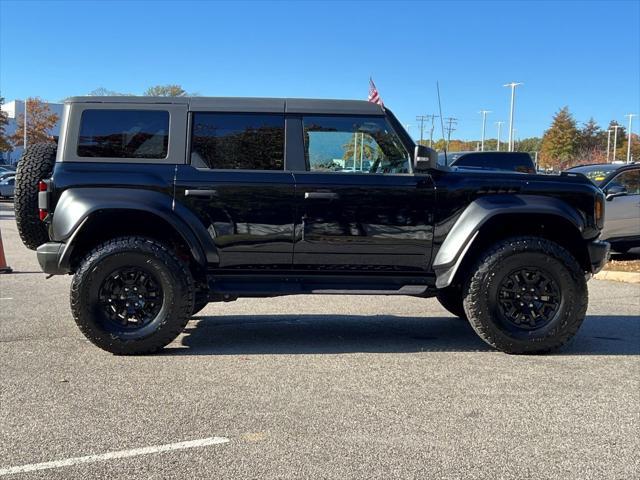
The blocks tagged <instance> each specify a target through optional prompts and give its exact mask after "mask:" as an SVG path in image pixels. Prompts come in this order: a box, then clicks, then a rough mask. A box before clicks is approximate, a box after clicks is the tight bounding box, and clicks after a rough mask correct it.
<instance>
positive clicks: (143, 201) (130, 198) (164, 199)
mask: <svg viewBox="0 0 640 480" xmlns="http://www.w3.org/2000/svg"><path fill="white" fill-rule="evenodd" d="M107 211H137V212H141V213H147V214H153V215H156V216H157V217H159V218H161V219H162V220H164V221H166V222H167V223H168V224H169V225H170V226H171V227H172V228H173V229H174V230H175V231H176V232H177V233H178V234H179V235H180V237H182V239H183V240H184V241H185V243H186V244H187V245H188V247H189V249H190V251H191V255H192V256H193V258H194V260H195V261H196V263H197V264H198V265H200V266H202V267H206V265H207V263H217V262H218V260H219V257H218V253H217V250H216V248H215V246H214V245H213V242H212V241H211V238H210V236H209V235H208V233H207V231H206V230H205V228H204V226H203V225H202V223H201V222H200V220H199V219H198V218H197V217H196V216H195V215H194V214H193V213H192V212H191V211H189V210H188V209H187V208H186V207H185V206H183V205H182V204H178V203H175V202H174V201H173V199H172V197H170V196H169V195H167V194H165V193H162V192H158V191H154V190H139V189H130V188H70V189H67V190H65V191H64V192H62V194H61V195H60V199H59V200H58V202H57V205H56V208H55V212H54V215H53V221H52V224H51V227H50V233H51V239H52V240H54V241H56V242H62V243H64V244H65V246H64V252H63V253H62V255H61V263H65V261H66V262H68V260H69V257H70V256H71V251H72V249H73V243H74V240H75V238H76V237H77V235H78V233H79V232H80V231H81V230H82V228H83V227H84V226H85V224H86V223H87V220H88V219H89V218H90V217H92V216H93V215H96V214H99V213H104V212H107Z"/></svg>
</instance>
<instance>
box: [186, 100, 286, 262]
mask: <svg viewBox="0 0 640 480" xmlns="http://www.w3.org/2000/svg"><path fill="white" fill-rule="evenodd" d="M283 109H284V107H283V106H282V109H281V111H280V112H278V111H277V109H276V108H273V109H271V110H272V111H267V112H257V113H234V112H212V111H196V112H193V113H192V114H191V121H190V124H191V138H190V147H189V150H190V165H185V166H180V167H179V169H178V173H177V178H176V200H177V201H178V202H181V203H183V204H184V205H186V206H187V207H188V208H189V209H190V210H191V211H192V212H194V213H195V214H196V216H197V217H198V219H199V221H200V222H202V225H203V226H204V228H205V229H206V231H207V233H208V235H209V236H210V238H211V240H212V242H213V243H214V245H215V247H216V250H217V253H218V256H219V263H218V264H217V265H213V267H216V268H221V269H233V270H237V269H242V270H256V269H265V268H267V269H270V270H280V269H289V268H291V263H292V256H293V222H294V181H293V175H292V174H291V173H290V172H287V171H286V170H285V165H284V156H285V146H284V142H285V135H284V113H283ZM274 110H276V111H274Z"/></svg>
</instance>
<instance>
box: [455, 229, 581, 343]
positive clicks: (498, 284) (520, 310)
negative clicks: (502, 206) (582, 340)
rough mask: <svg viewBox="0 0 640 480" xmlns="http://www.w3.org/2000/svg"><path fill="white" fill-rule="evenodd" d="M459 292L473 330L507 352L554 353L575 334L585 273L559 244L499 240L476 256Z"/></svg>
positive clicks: (544, 241) (539, 241) (531, 239)
mask: <svg viewBox="0 0 640 480" xmlns="http://www.w3.org/2000/svg"><path fill="white" fill-rule="evenodd" d="M473 272H475V273H473V276H472V277H471V278H470V279H469V280H468V281H467V284H466V287H465V292H464V309H465V312H466V313H467V318H468V320H469V323H470V324H471V326H472V327H473V329H474V330H475V331H476V332H477V333H478V335H479V336H480V337H481V338H482V339H483V340H484V341H485V342H487V343H488V344H489V345H491V346H493V347H495V348H497V349H498V350H501V351H503V352H507V353H540V352H546V351H550V350H554V349H556V348H558V347H560V346H562V345H563V344H565V343H566V342H567V341H569V340H570V339H571V338H572V337H573V336H574V335H575V334H576V332H577V331H578V329H579V328H580V325H581V324H582V321H583V320H584V316H585V314H586V310H587V303H588V292H587V284H586V280H585V276H584V272H583V271H582V269H581V268H580V266H579V265H578V263H577V262H576V260H575V258H574V257H573V256H572V255H571V254H570V253H569V252H568V251H567V250H565V249H564V248H563V247H561V246H560V245H558V244H556V243H554V242H551V241H549V240H546V239H543V238H537V237H516V238H511V239H507V240H504V241H502V242H500V243H498V244H497V245H495V246H494V247H493V248H491V249H490V250H489V251H487V252H485V253H484V255H482V256H481V257H480V259H479V260H478V262H477V264H476V266H475V268H474V269H473Z"/></svg>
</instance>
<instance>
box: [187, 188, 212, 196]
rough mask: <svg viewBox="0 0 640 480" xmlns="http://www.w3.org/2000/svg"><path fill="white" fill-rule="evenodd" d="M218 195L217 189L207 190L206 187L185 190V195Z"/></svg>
mask: <svg viewBox="0 0 640 480" xmlns="http://www.w3.org/2000/svg"><path fill="white" fill-rule="evenodd" d="M216 195H218V192H217V191H216V190H205V189H197V188H196V189H193V188H190V189H187V190H185V191H184V196H185V197H209V198H210V197H215V196H216Z"/></svg>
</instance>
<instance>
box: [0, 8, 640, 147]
mask: <svg viewBox="0 0 640 480" xmlns="http://www.w3.org/2000/svg"><path fill="white" fill-rule="evenodd" d="M0 55H1V56H0V93H1V94H2V96H4V97H5V98H6V99H7V100H12V99H15V98H23V97H25V96H40V97H42V98H44V99H47V100H51V101H57V100H60V99H61V98H64V97H67V96H72V95H82V94H86V93H88V92H89V91H91V90H93V89H95V88H97V87H105V88H108V89H111V90H116V91H123V92H131V93H136V94H139V93H142V92H143V91H144V90H145V89H146V87H148V86H150V85H155V84H165V83H178V84H181V85H182V86H183V87H184V88H185V89H186V90H188V91H192V92H197V93H199V94H201V95H207V96H274V97H276V96H289V97H319V98H366V95H367V90H368V78H369V76H370V75H372V76H373V78H374V80H375V82H376V84H377V85H378V89H379V90H380V93H381V95H382V98H383V100H384V101H385V103H386V105H387V106H388V107H389V108H391V109H392V110H393V111H394V112H395V113H396V115H397V116H398V117H399V118H400V119H401V121H402V122H403V123H405V124H407V123H408V124H411V125H414V126H413V127H411V129H410V133H411V134H412V135H414V136H416V134H417V129H416V127H415V125H416V121H415V116H416V115H419V114H430V113H437V97H436V88H435V82H436V80H439V82H440V89H441V93H442V104H443V105H442V107H443V111H444V115H445V116H453V117H457V118H458V119H459V123H458V130H457V131H456V132H454V134H453V137H455V138H464V139H473V138H479V136H480V128H481V116H480V114H479V113H478V111H479V110H481V109H487V110H491V111H492V113H491V114H489V116H488V118H487V125H488V134H489V135H491V136H495V131H496V127H495V125H494V122H496V121H497V120H503V121H505V122H506V121H508V109H509V90H508V89H507V88H504V87H503V86H502V85H503V84H505V83H507V82H509V81H519V82H524V85H523V86H522V87H520V88H519V90H518V96H517V102H516V119H515V128H516V129H517V132H516V137H521V138H523V137H527V136H532V135H541V134H542V132H543V131H544V129H545V128H547V126H548V125H549V123H550V120H551V117H552V115H553V113H554V112H555V111H557V110H558V109H559V108H560V107H562V106H563V105H568V106H569V108H570V110H571V111H572V112H573V113H574V115H575V117H576V119H577V120H578V121H586V120H587V119H588V118H589V117H591V116H593V117H594V118H595V119H596V120H597V121H598V122H599V123H600V124H601V125H606V124H607V123H608V122H609V120H611V119H617V120H618V121H619V122H623V123H624V124H625V125H626V119H625V117H624V115H625V114H627V113H630V112H631V113H640V1H639V0H629V1H617V2H616V1H567V2H559V1H548V2H547V1H536V2H517V1H512V2H507V1H504V2H500V1H494V2H490V1H489V2H480V1H477V2H475V1H474V2H381V1H380V2H377V1H367V2H350V3H348V2H337V1H324V2H267V1H263V2H247V3H241V2H233V3H218V2H208V1H200V2H187V1H184V2H171V1H157V2H152V1H141V2H125V1H110V2H108V1H102V2H80V1H75V2H56V1H47V2H29V1H20V2H17V1H9V0H0ZM636 120H637V119H636ZM639 123H640V122H638V121H636V125H638V124H639ZM505 131H506V129H505V130H503V132H505ZM634 131H635V132H637V131H638V128H637V127H635V128H634ZM436 132H438V133H439V132H440V130H439V129H438V130H436ZM503 138H504V134H503Z"/></svg>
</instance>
